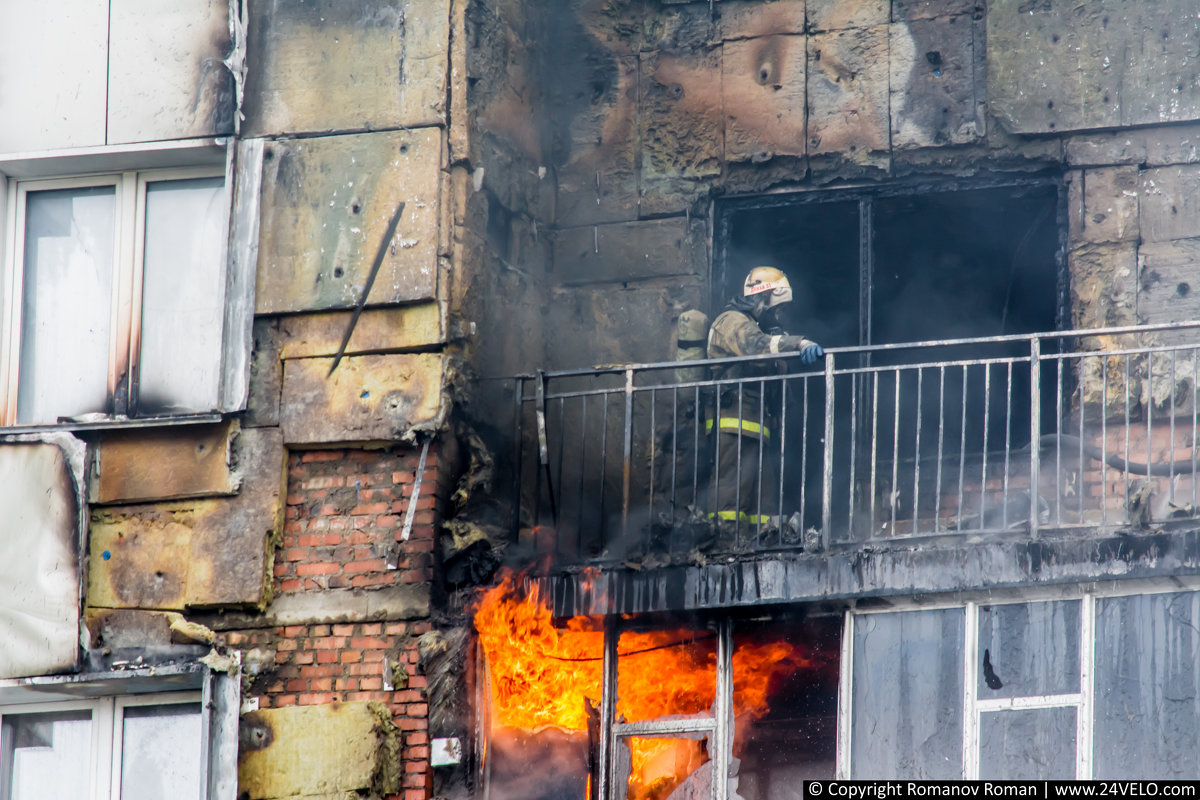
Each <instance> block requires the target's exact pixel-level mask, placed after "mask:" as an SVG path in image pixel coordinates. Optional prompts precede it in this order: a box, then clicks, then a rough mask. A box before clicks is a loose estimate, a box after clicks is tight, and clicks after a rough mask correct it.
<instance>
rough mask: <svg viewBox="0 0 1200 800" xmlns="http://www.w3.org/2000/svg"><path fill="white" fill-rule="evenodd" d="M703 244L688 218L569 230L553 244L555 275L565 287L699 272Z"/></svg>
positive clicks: (559, 235) (564, 231)
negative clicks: (690, 227) (688, 223)
mask: <svg viewBox="0 0 1200 800" xmlns="http://www.w3.org/2000/svg"><path fill="white" fill-rule="evenodd" d="M692 233H693V234H696V235H699V231H694V232H692ZM700 241H702V240H700ZM700 241H697V239H696V236H695V235H689V231H688V229H687V220H686V219H685V218H684V217H672V218H669V219H662V220H651V221H647V222H627V223H622V224H618V225H600V226H593V227H586V228H569V229H567V230H563V231H559V232H558V236H557V237H556V238H555V240H554V264H555V274H556V276H557V278H558V280H559V282H560V283H563V284H581V283H603V282H608V281H630V280H639V279H644V278H652V277H661V276H666V275H689V274H696V273H697V272H698V271H699V270H700V269H701V267H702V262H701V257H702V250H699V248H700V246H701V245H700Z"/></svg>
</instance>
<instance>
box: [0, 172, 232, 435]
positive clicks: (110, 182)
mask: <svg viewBox="0 0 1200 800" xmlns="http://www.w3.org/2000/svg"><path fill="white" fill-rule="evenodd" d="M196 180H200V181H211V180H219V181H220V183H221V185H220V187H219V189H218V190H217V194H218V196H220V197H221V198H222V201H221V202H222V206H221V208H219V209H217V213H218V214H220V219H217V220H216V222H217V223H218V224H220V225H221V227H222V229H223V230H224V231H226V232H227V231H228V228H229V219H230V214H231V206H232V203H231V199H232V192H231V187H230V184H229V180H228V176H227V175H226V169H225V168H224V166H223V165H210V166H194V167H180V168H166V169H148V170H121V171H112V172H104V173H96V174H91V175H83V176H67V177H54V178H31V179H27V180H12V181H10V186H9V187H8V203H9V205H10V206H11V208H9V209H8V213H7V220H6V224H5V227H6V239H7V240H8V241H9V242H10V244H8V245H7V246H6V247H5V254H4V292H3V296H4V325H5V335H4V342H3V346H2V349H0V380H2V381H3V388H2V390H0V394H2V395H3V398H4V400H3V404H2V405H3V408H2V409H0V424H3V425H5V426H19V427H25V426H27V425H46V424H53V422H55V421H54V420H41V419H33V420H29V421H27V422H21V421H19V420H20V415H21V410H20V409H19V408H18V405H19V397H20V392H21V388H20V376H21V373H22V371H23V362H24V353H23V350H22V337H23V327H24V292H25V291H26V289H25V287H24V283H25V270H26V266H25V258H26V254H27V252H28V247H29V242H28V241H27V239H26V231H25V227H26V224H27V216H26V210H27V207H28V202H29V195H30V194H33V193H37V192H54V191H68V192H69V191H75V190H87V189H92V188H105V187H112V191H113V195H112V197H113V201H112V209H113V220H112V235H113V240H114V252H113V262H112V283H113V287H112V291H111V295H110V297H109V298H106V299H107V301H108V305H109V324H110V326H111V328H110V332H109V339H110V342H109V347H108V350H109V353H108V363H107V382H108V390H107V395H108V396H107V398H106V401H105V408H102V409H101V408H97V409H93V410H92V411H91V412H88V413H102V414H105V415H107V416H110V417H120V416H129V417H134V416H141V415H140V414H139V412H138V403H139V393H138V385H139V374H140V369H141V362H142V355H143V354H142V350H141V336H140V334H139V331H140V328H141V324H142V323H141V319H142V316H143V303H144V300H145V292H144V277H145V275H146V271H147V253H146V238H147V219H148V208H147V206H148V202H147V197H148V193H149V191H150V187H151V186H155V185H166V184H172V183H181V182H186V181H196ZM219 251H220V254H219V255H218V262H217V264H215V265H214V266H215V268H216V271H217V274H218V276H219V281H220V290H219V293H220V295H221V301H220V306H224V296H225V294H226V287H227V284H228V275H227V273H228V266H227V265H228V250H227V243H226V242H223V243H221V245H220V246H219ZM96 302H97V303H98V304H99V303H103V302H104V300H103V299H101V298H96ZM223 317H224V315H223V314H218V316H217V317H216V328H217V329H216V330H215V331H214V332H212V333H210V335H215V338H216V339H217V340H218V342H220V340H221V339H222V337H223V333H224V330H223V328H224V319H223ZM178 335H181V336H183V335H186V333H185V332H183V331H179V332H178ZM219 349H220V350H221V351H222V352H220V353H219V354H218V357H219V358H221V360H222V361H223V355H224V353H223V350H224V348H223V346H222V347H220V348H219ZM222 371H223V370H222V368H221V367H220V366H218V371H217V374H216V375H215V376H214V378H215V380H216V382H217V385H215V386H212V387H209V388H210V390H211V393H212V395H213V396H214V399H215V400H216V401H217V402H216V403H214V404H213V406H214V407H213V408H210V409H202V408H196V409H194V410H188V411H185V412H182V413H181V414H172V413H169V414H165V415H163V416H183V415H188V414H192V413H206V412H215V411H216V410H217V408H218V407H219V406H220V395H221V386H220V384H221V381H222V376H221V372H222ZM81 413H83V412H81ZM152 416H158V415H157V414H152Z"/></svg>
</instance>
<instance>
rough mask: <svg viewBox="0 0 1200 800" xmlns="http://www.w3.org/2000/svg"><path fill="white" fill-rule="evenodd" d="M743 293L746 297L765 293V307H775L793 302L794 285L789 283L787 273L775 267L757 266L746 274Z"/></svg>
mask: <svg viewBox="0 0 1200 800" xmlns="http://www.w3.org/2000/svg"><path fill="white" fill-rule="evenodd" d="M764 293H765V294H764ZM742 294H743V295H744V296H745V297H755V296H756V295H764V297H763V299H765V300H766V304H765V307H766V308H775V306H780V305H783V304H784V303H790V302H792V285H791V284H790V283H788V279H787V275H784V274H783V273H782V272H781V271H779V270H777V269H775V267H755V268H754V269H752V270H750V274H748V275H747V276H746V283H745V284H744V285H743V287H742Z"/></svg>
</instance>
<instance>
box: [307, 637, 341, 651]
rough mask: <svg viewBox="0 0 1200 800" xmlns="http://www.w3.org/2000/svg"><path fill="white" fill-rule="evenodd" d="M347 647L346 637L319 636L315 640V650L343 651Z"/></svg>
mask: <svg viewBox="0 0 1200 800" xmlns="http://www.w3.org/2000/svg"><path fill="white" fill-rule="evenodd" d="M345 646H346V637H345V636H319V637H317V638H315V639H313V648H314V649H316V650H341V649H342V648H343V647H345Z"/></svg>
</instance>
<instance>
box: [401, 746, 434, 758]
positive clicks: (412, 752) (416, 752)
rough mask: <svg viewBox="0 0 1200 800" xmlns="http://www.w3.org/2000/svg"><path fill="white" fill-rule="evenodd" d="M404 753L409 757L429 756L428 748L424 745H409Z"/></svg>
mask: <svg viewBox="0 0 1200 800" xmlns="http://www.w3.org/2000/svg"><path fill="white" fill-rule="evenodd" d="M404 755H406V756H408V757H409V758H429V748H428V747H424V746H422V747H410V748H408V750H407V751H406V752H405V753H404Z"/></svg>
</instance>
